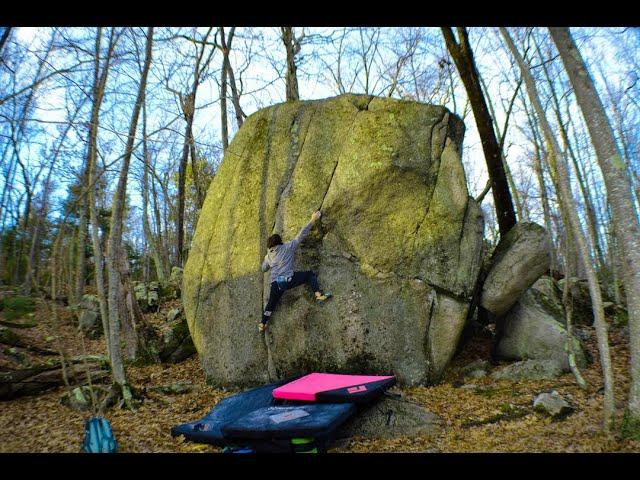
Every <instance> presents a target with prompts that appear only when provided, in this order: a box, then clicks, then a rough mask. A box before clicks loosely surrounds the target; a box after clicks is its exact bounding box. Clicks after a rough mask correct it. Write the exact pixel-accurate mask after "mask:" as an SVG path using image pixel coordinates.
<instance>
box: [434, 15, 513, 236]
mask: <svg viewBox="0 0 640 480" xmlns="http://www.w3.org/2000/svg"><path fill="white" fill-rule="evenodd" d="M442 34H443V35H444V38H445V42H446V44H447V49H448V50H449V53H450V54H451V56H452V57H453V60H454V62H455V64H456V67H457V68H458V72H459V73H460V77H461V79H462V82H463V83H464V86H465V90H466V91H467V95H468V97H469V101H470V103H471V108H472V109H473V116H474V117H475V120H476V126H477V127H478V133H479V134H480V138H481V139H482V149H483V151H484V157H485V161H486V162H487V170H488V172H489V178H490V180H491V189H492V192H493V202H494V205H495V209H496V216H497V219H498V225H499V227H500V235H501V236H504V235H505V234H506V233H507V232H508V231H509V230H510V229H511V227H513V226H514V225H515V224H516V214H515V211H514V209H513V201H512V199H511V193H510V192H509V184H508V181H507V177H506V174H505V171H504V164H503V162H502V154H501V151H500V145H499V143H498V140H497V138H496V134H495V131H494V130H493V121H492V119H491V115H490V113H489V109H488V107H487V103H486V100H485V98H484V95H483V93H482V86H481V84H480V81H479V74H478V70H477V69H476V65H475V61H474V58H473V52H472V50H471V45H470V43H469V36H468V33H467V30H466V29H465V28H463V27H462V28H460V27H459V28H458V36H459V42H460V43H458V41H456V39H455V36H454V35H453V31H452V30H451V28H450V27H442Z"/></svg>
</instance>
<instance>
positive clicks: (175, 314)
mask: <svg viewBox="0 0 640 480" xmlns="http://www.w3.org/2000/svg"><path fill="white" fill-rule="evenodd" d="M180 315H182V308H181V307H178V308H172V309H171V310H169V312H168V313H167V322H175V321H176V320H177V319H178V318H179V317H180Z"/></svg>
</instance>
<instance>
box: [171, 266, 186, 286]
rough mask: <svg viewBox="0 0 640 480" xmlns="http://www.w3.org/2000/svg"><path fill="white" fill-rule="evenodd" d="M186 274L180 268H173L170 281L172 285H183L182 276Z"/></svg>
mask: <svg viewBox="0 0 640 480" xmlns="http://www.w3.org/2000/svg"><path fill="white" fill-rule="evenodd" d="M183 274H184V270H183V269H182V268H180V267H173V268H172V269H171V275H170V276H169V281H170V282H171V283H175V284H177V285H182V275H183Z"/></svg>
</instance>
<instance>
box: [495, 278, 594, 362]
mask: <svg viewBox="0 0 640 480" xmlns="http://www.w3.org/2000/svg"><path fill="white" fill-rule="evenodd" d="M563 320H564V317H563V316H562V315H561V314H560V313H559V312H558V311H557V310H555V308H554V307H553V305H550V304H549V303H548V302H547V301H546V300H545V299H544V297H543V296H542V294H540V293H539V292H538V291H537V290H536V289H529V290H528V291H527V292H526V293H525V294H524V295H523V296H522V298H521V299H520V300H518V302H517V303H516V304H515V306H514V307H513V308H512V309H511V310H510V311H509V313H508V314H507V315H506V316H505V317H504V318H503V319H501V320H500V322H499V328H498V341H497V344H496V347H495V351H494V355H495V357H496V358H498V359H503V360H524V359H539V360H552V361H554V362H555V363H556V364H558V365H559V366H560V368H561V369H562V370H563V371H565V372H568V371H570V370H571V368H570V366H569V359H568V355H567V351H566V349H565V346H566V343H567V330H566V329H565V327H564V326H563V322H562V321H563ZM572 341H573V350H574V352H575V357H576V364H577V365H578V367H580V368H584V367H585V366H586V365H587V361H588V356H587V353H586V351H585V349H584V348H583V347H582V343H581V342H580V341H579V340H578V339H577V338H575V336H574V338H573V340H572Z"/></svg>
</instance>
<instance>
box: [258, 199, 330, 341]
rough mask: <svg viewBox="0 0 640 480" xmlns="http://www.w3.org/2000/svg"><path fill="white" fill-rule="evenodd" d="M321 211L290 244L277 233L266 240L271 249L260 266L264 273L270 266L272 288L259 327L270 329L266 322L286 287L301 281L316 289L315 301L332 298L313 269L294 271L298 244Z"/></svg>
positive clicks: (293, 285)
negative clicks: (322, 289)
mask: <svg viewBox="0 0 640 480" xmlns="http://www.w3.org/2000/svg"><path fill="white" fill-rule="evenodd" d="M321 215H322V214H321V213H320V211H319V210H318V211H316V212H313V214H312V215H311V220H310V221H309V223H307V224H306V225H305V226H304V227H302V230H300V232H299V233H298V235H297V236H296V237H295V238H294V239H293V240H291V241H289V242H287V243H282V238H281V237H280V235H278V234H277V233H276V234H274V235H271V236H270V237H269V239H268V240H267V248H268V249H269V251H268V252H267V254H266V255H265V257H264V260H263V262H262V266H261V269H262V271H263V272H266V271H267V270H269V269H271V291H270V292H269V301H268V302H267V305H266V307H264V312H263V313H262V321H261V322H260V324H259V325H258V330H260V331H261V332H264V330H265V329H266V328H267V322H268V321H269V319H270V318H271V315H272V314H273V311H274V309H275V308H276V305H277V304H278V301H279V300H280V297H282V294H283V293H284V292H286V291H287V290H290V289H292V288H295V287H297V286H299V285H302V284H305V283H306V284H307V285H309V286H310V287H311V288H312V289H313V291H314V292H315V298H316V302H319V303H322V302H324V301H325V300H327V299H328V298H330V297H331V294H330V293H328V292H327V293H323V292H322V291H321V290H320V285H318V277H317V276H316V274H315V273H314V272H312V271H311V270H307V271H304V272H294V271H293V261H294V259H295V255H296V250H297V249H298V246H299V245H300V243H301V242H302V240H304V239H305V237H306V236H307V235H308V234H309V232H310V231H311V228H312V227H313V225H315V223H316V222H317V221H318V220H319V219H320V217H321Z"/></svg>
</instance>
